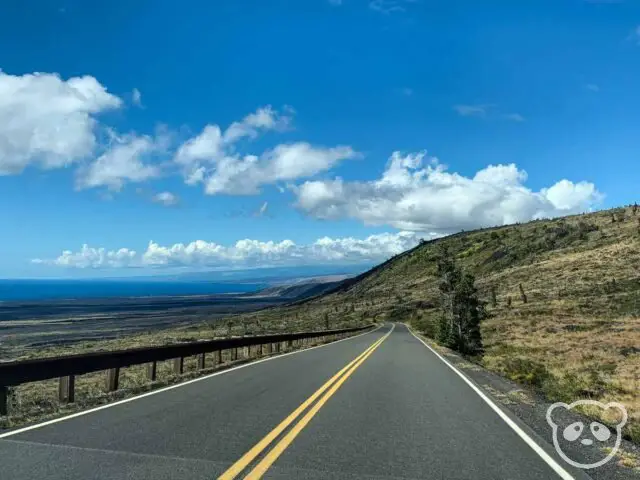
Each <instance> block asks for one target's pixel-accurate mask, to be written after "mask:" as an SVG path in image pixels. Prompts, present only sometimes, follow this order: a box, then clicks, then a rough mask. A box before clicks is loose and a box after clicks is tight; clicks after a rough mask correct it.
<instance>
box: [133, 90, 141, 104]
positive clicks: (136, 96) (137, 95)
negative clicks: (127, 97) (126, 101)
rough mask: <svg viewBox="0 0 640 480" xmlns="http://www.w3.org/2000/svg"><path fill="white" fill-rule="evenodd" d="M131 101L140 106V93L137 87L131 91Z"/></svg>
mask: <svg viewBox="0 0 640 480" xmlns="http://www.w3.org/2000/svg"><path fill="white" fill-rule="evenodd" d="M131 102H132V103H133V104H134V105H135V106H136V107H142V93H140V90H138V89H137V88H134V89H133V91H132V92H131Z"/></svg>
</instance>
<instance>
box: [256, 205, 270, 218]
mask: <svg viewBox="0 0 640 480" xmlns="http://www.w3.org/2000/svg"><path fill="white" fill-rule="evenodd" d="M268 207H269V202H264V203H263V204H262V205H261V206H260V208H259V209H258V211H257V212H256V213H255V215H256V217H264V215H265V214H266V213H267V208H268Z"/></svg>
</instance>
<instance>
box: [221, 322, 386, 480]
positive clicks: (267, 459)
mask: <svg viewBox="0 0 640 480" xmlns="http://www.w3.org/2000/svg"><path fill="white" fill-rule="evenodd" d="M394 328H395V325H394V327H392V328H391V330H389V332H388V333H387V334H386V335H385V336H384V337H382V338H381V339H379V340H378V341H376V342H374V343H373V345H371V346H370V347H369V348H367V349H366V350H365V351H364V352H362V353H361V354H360V355H358V356H357V357H356V358H355V359H353V360H352V361H351V362H350V363H349V364H347V365H346V366H345V367H344V368H343V369H342V370H340V371H339V372H338V373H336V374H335V375H334V376H333V377H331V378H330V379H329V380H328V381H327V382H326V383H325V384H324V385H322V386H321V387H320V388H319V389H318V390H317V391H316V392H315V393H314V394H313V395H311V396H310V397H309V398H307V399H306V400H305V401H304V402H303V403H302V404H301V405H300V406H299V407H298V408H296V409H295V410H294V411H293V412H292V413H291V414H290V415H289V416H288V417H287V418H285V419H284V420H283V421H282V422H281V423H280V425H278V426H277V427H276V428H274V429H273V430H271V432H269V433H268V434H267V435H266V436H265V437H264V438H263V439H262V440H260V441H259V442H258V443H256V444H255V445H254V447H253V448H251V450H249V451H248V452H247V453H245V454H244V455H243V456H242V458H240V460H238V461H237V462H236V463H234V464H233V465H232V466H231V467H230V468H229V469H228V470H227V471H226V472H224V473H223V474H222V475H221V476H220V477H218V480H232V479H234V478H236V477H237V476H238V475H240V473H241V472H242V471H243V470H245V469H246V468H247V467H248V466H249V464H250V463H251V462H253V461H254V460H255V459H256V458H258V456H260V455H261V454H262V453H263V452H264V451H265V450H266V449H267V447H268V446H269V445H270V444H271V443H272V442H273V441H274V440H275V439H276V438H278V436H280V435H281V434H282V433H283V432H284V431H285V430H286V429H287V428H288V427H289V426H290V425H291V424H292V423H293V422H294V421H295V420H296V419H297V418H298V417H299V416H300V415H301V414H302V413H303V412H304V411H305V410H306V409H307V408H309V406H311V405H312V404H313V403H314V402H315V401H316V400H317V399H318V398H320V397H321V396H322V395H323V394H324V396H322V398H320V400H318V401H317V402H316V403H315V405H313V406H312V407H311V408H310V409H309V411H308V412H307V413H306V414H305V415H304V416H303V417H302V418H301V419H300V420H299V421H298V422H297V423H296V424H295V425H294V426H293V427H292V428H291V429H290V430H289V431H288V432H287V433H286V434H285V435H284V436H283V437H282V438H281V439H280V441H279V442H278V443H276V445H275V446H274V447H273V448H272V449H271V450H270V451H269V452H268V453H267V454H266V455H265V456H264V457H263V458H262V460H260V462H259V463H258V464H257V465H256V466H255V467H254V468H253V469H252V470H251V471H250V472H249V473H248V474H247V476H246V477H244V478H245V479H251V480H257V479H259V478H262V476H263V475H264V474H265V472H266V471H267V470H268V469H269V467H271V465H273V463H274V462H275V461H276V460H277V459H278V457H279V456H280V455H282V453H283V452H284V451H285V450H286V449H287V447H288V446H289V445H290V444H291V442H293V440H294V439H295V438H296V437H297V436H298V434H299V433H300V432H301V431H302V429H303V428H304V427H306V426H307V424H308V423H309V422H310V421H311V419H312V418H313V417H314V416H315V415H316V413H318V411H319V410H320V409H321V408H322V406H323V405H324V404H325V403H326V402H327V401H328V400H329V399H330V398H331V397H332V396H333V394H334V393H336V392H337V391H338V389H339V388H340V387H341V386H342V384H343V383H344V382H345V381H346V380H347V378H349V377H350V376H351V375H352V374H353V372H355V371H356V369H357V368H358V367H359V366H360V365H362V364H363V363H364V361H365V360H366V359H367V358H369V356H370V355H371V354H372V353H373V352H374V351H375V349H376V348H378V347H379V346H380V345H381V344H382V342H384V341H385V340H386V339H387V337H388V336H389V335H390V334H391V332H392V331H393V329H394ZM325 392H326V393H325Z"/></svg>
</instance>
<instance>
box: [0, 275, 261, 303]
mask: <svg viewBox="0 0 640 480" xmlns="http://www.w3.org/2000/svg"><path fill="white" fill-rule="evenodd" d="M261 288H264V285H263V284H255V283H237V284H236V283H209V282H185V281H183V282H175V281H173V282H172V281H145V280H135V281H133V280H3V279H0V301H5V302H6V301H16V300H18V301H19V300H53V299H59V300H62V299H79V298H84V299H87V298H113V297H148V296H153V297H156V296H173V295H209V294H214V293H239V292H253V291H256V290H259V289H261Z"/></svg>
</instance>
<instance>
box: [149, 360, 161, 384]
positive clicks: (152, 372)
mask: <svg viewBox="0 0 640 480" xmlns="http://www.w3.org/2000/svg"><path fill="white" fill-rule="evenodd" d="M157 376H158V362H151V363H149V364H148V365H147V378H148V379H149V380H151V381H152V382H155V381H156V377H157Z"/></svg>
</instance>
